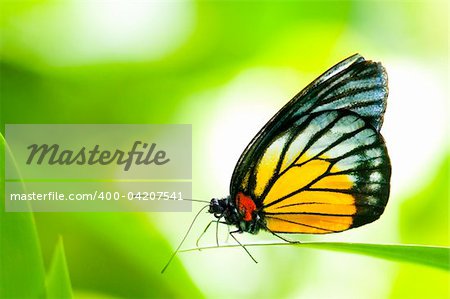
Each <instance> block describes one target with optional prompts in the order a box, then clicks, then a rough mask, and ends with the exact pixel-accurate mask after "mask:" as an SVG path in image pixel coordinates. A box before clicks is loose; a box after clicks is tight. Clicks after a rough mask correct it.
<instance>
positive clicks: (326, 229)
mask: <svg viewBox="0 0 450 299" xmlns="http://www.w3.org/2000/svg"><path fill="white" fill-rule="evenodd" d="M352 223H353V217H352V216H328V215H327V216H322V215H303V214H277V215H273V216H267V217H266V226H267V228H268V229H270V230H271V231H273V232H276V233H302V234H328V233H334V232H339V231H343V230H346V229H348V228H349V227H350V226H351V225H352Z"/></svg>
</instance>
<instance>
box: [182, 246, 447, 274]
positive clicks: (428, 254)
mask: <svg viewBox="0 0 450 299" xmlns="http://www.w3.org/2000/svg"><path fill="white" fill-rule="evenodd" d="M244 245H245V247H252V246H298V247H307V248H315V249H324V250H332V251H341V252H347V253H357V254H363V255H367V256H372V257H377V258H382V259H386V260H393V261H399V262H409V263H416V264H422V265H426V266H431V267H435V268H440V269H444V270H447V271H449V270H450V267H449V261H450V248H449V247H437V246H422V245H403V244H364V243H339V242H304V243H256V244H244ZM239 246H240V245H225V246H219V247H217V246H210V247H201V248H192V249H186V250H180V252H189V251H195V250H203V249H213V248H229V247H239Z"/></svg>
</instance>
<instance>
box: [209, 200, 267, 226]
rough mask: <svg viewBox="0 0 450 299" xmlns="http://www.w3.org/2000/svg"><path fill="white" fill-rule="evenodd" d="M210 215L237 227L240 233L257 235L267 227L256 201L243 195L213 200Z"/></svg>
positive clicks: (210, 205)
mask: <svg viewBox="0 0 450 299" xmlns="http://www.w3.org/2000/svg"><path fill="white" fill-rule="evenodd" d="M208 212H209V213H211V214H214V216H215V217H216V218H217V219H221V218H223V219H224V220H225V222H226V224H228V225H233V226H236V227H237V229H238V230H239V231H240V232H247V233H251V234H257V233H258V232H259V231H260V229H261V228H264V227H265V223H264V216H263V212H262V210H261V209H258V207H257V206H256V204H255V201H254V200H253V199H252V198H251V197H249V196H246V195H245V194H243V193H241V192H240V193H238V194H237V196H236V197H235V198H234V199H232V198H231V196H228V197H226V198H222V199H216V198H213V199H212V200H211V202H210V204H209V211H208Z"/></svg>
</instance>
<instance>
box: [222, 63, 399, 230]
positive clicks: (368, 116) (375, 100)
mask: <svg viewBox="0 0 450 299" xmlns="http://www.w3.org/2000/svg"><path fill="white" fill-rule="evenodd" d="M387 92H388V91H387V77H386V73H385V71H384V69H383V67H382V66H381V64H379V63H374V62H371V61H366V60H365V59H364V58H363V57H361V56H360V55H353V56H351V57H349V58H347V59H346V60H344V61H342V62H340V63H338V64H337V65H335V66H334V67H332V68H331V69H329V70H328V71H327V72H325V73H324V74H322V75H321V76H320V77H319V78H317V79H316V80H315V81H314V82H312V83H311V84H310V85H309V86H308V87H306V88H305V89H304V90H303V91H301V92H300V93H299V94H298V95H296V96H295V97H294V98H293V99H292V100H291V101H290V102H289V103H288V104H286V105H285V106H284V107H283V108H282V109H281V110H280V111H279V112H278V113H277V114H276V115H275V116H274V117H273V118H272V119H271V120H270V121H269V122H268V123H267V124H266V125H265V126H264V127H263V129H262V130H261V131H260V132H259V133H258V134H257V135H256V136H255V138H254V139H253V140H252V141H251V142H250V144H249V145H248V146H247V148H246V149H245V151H244V152H243V154H242V155H241V157H240V159H239V161H238V164H237V165H236V168H235V170H234V173H233V177H232V180H231V188H230V189H231V190H230V191H231V192H230V194H231V196H232V198H235V196H236V194H237V193H238V192H242V193H244V194H247V195H249V196H250V197H251V198H252V199H254V201H255V203H256V204H257V206H258V208H260V209H261V208H262V209H264V211H265V213H266V220H267V226H268V227H267V228H268V229H270V230H273V231H277V232H307V233H326V232H333V231H340V230H345V229H348V228H350V227H355V226H359V225H362V224H365V223H368V222H371V221H373V220H375V219H377V218H378V217H379V216H380V215H381V213H382V212H383V210H384V206H385V205H386V203H387V198H388V194H389V179H390V163H389V158H388V155H387V151H386V148H385V145H384V141H383V139H382V137H381V135H380V134H379V129H380V127H381V124H382V118H383V113H384V111H385V108H386V98H387ZM344 116H345V117H344ZM351 120H353V121H354V123H355V124H356V123H357V124H359V126H361V127H357V129H355V130H353V131H349V132H346V133H345V134H344V132H345V129H346V127H345V125H343V124H346V123H347V122H350V123H352V122H351ZM327 121H328V122H327ZM349 127H350V128H352V126H351V125H349ZM355 128H356V127H355ZM341 131H342V132H341ZM362 132H364V133H362ZM364 134H366V135H364ZM369 139H370V140H372V139H373V141H374V143H373V144H371V146H372V147H371V148H367V149H366V147H364V146H362V145H363V144H365V142H368V141H367V140H369ZM341 141H342V145H340V146H339V144H338V143H340V142H341ZM316 142H319V143H316ZM306 144H309V146H306ZM302 145H303V146H304V147H301V146H302ZM313 145H314V146H313ZM330 146H334V147H333V148H334V149H333V148H328V147H330ZM320 147H322V150H321V153H320V155H318V156H316V155H314V153H315V151H316V150H317V149H318V148H320ZM325 149H328V150H331V153H332V154H334V155H336V153H337V152H340V153H342V154H343V155H345V153H346V150H348V151H349V152H348V153H347V154H349V155H350V156H351V157H346V156H342V157H340V158H341V160H343V161H341V162H340V164H339V163H338V161H337V160H336V159H338V158H339V156H327V153H326V151H325ZM351 149H353V151H352V150H351ZM352 153H354V155H353V154H352ZM375 153H376V154H377V155H378V156H376V157H375V156H374V155H375ZM294 156H297V158H298V159H297V160H295V161H297V162H295V161H294V162H293V163H294V164H292V165H293V166H292V167H287V168H286V169H289V170H288V171H286V170H284V169H285V167H286V163H287V162H285V160H286V159H288V157H294ZM307 157H309V158H307ZM301 159H311V161H309V162H308V163H304V164H300V165H298V164H297V163H298V161H300V163H302V162H301V161H303V160H301ZM327 159H328V160H327ZM333 159H334V160H333ZM352 159H353V160H352ZM371 159H375V160H376V161H377V162H374V163H380V164H379V165H373V166H375V168H368V166H370V165H369V164H370V163H371V162H370V161H372V160H371ZM286 161H287V160H286ZM348 161H350V162H351V161H353V162H352V163H353V164H352V165H351V167H353V168H348V169H346V172H349V173H348V174H346V175H344V174H342V175H337V174H331V172H330V171H332V170H331V169H333V172H335V171H336V169H340V168H339V167H341V166H342V165H343V163H347V162H348ZM350 162H348V163H350ZM368 163H369V164H368ZM339 165H341V166H339ZM347 167H350V166H347ZM328 168H330V169H328ZM342 169H344V168H342ZM283 171H285V172H283ZM321 171H323V172H321ZM351 171H353V172H352V173H350V172H351ZM372 173H373V174H372ZM345 176H346V177H347V185H346V187H347V188H346V189H345V188H343V187H342V186H341V187H342V188H341V189H339V190H338V191H336V190H334V189H333V184H335V183H336V182H335V181H334V180H336V179H337V180H339V179H343V178H344V177H345ZM371 176H372V178H375V177H378V176H380V177H381V178H380V180H381V181H380V188H379V189H377V190H375V189H370V188H374V187H373V186H374V185H373V184H372V181H371V180H370V178H371ZM308 179H314V180H319V181H320V184H319V185H318V186H322V187H320V188H319V189H327V188H328V189H330V190H331V191H330V190H309V189H308V188H310V187H311V188H312V186H313V185H314V188H316V187H317V184H315V183H314V184H312V185H311V186H309V185H310V184H311V183H312V181H310V182H308ZM316 183H318V182H316ZM327 183H329V185H327ZM376 184H378V182H377V183H376ZM326 186H328V187H326ZM307 189H308V190H307ZM366 189H370V190H371V191H370V190H366ZM289 190H290V191H292V192H297V193H296V194H297V195H295V196H294V194H291V196H289V195H290V194H289V193H286V192H288V191H289ZM368 191H370V192H368ZM283 192H284V193H283ZM319 192H320V193H319ZM325 195H326V196H325ZM318 198H322V200H319V199H318ZM351 200H353V201H352V202H351ZM314 202H317V203H314ZM327 203H328V204H327ZM286 205H289V206H286ZM350 206H352V207H350ZM294 207H295V208H294ZM339 207H340V208H342V209H343V210H342V213H340V214H339V213H334V214H333V213H331V214H332V215H333V216H330V215H331V214H329V213H327V209H336V211H337V210H339ZM305 209H306V210H305ZM308 209H309V210H308ZM351 209H353V210H351ZM336 211H335V212H336ZM320 214H327V215H320ZM304 219H309V221H306V220H304ZM322 221H324V222H327V223H330V225H328V226H326V225H318V223H321V222H322ZM297 223H304V224H306V225H303V226H301V225H299V224H297ZM316 224H317V225H316ZM331 224H333V225H334V226H333V225H331ZM308 225H309V226H310V229H306V227H308ZM300 226H301V227H302V228H299V227H300ZM321 228H324V229H321Z"/></svg>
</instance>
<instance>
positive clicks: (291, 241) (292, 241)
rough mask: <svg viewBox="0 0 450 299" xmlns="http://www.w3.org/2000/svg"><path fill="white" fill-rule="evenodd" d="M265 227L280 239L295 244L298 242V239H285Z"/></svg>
mask: <svg viewBox="0 0 450 299" xmlns="http://www.w3.org/2000/svg"><path fill="white" fill-rule="evenodd" d="M266 229H267V230H268V231H269V232H270V233H271V234H272V235H274V236H275V237H277V238H279V239H281V240H283V241H285V242H287V243H294V244H295V243H297V244H299V243H300V241H296V240H289V239H286V238H284V237H282V236H280V235H279V234H277V233H276V232H273V231H271V230H270V229H268V228H267V227H266Z"/></svg>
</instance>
